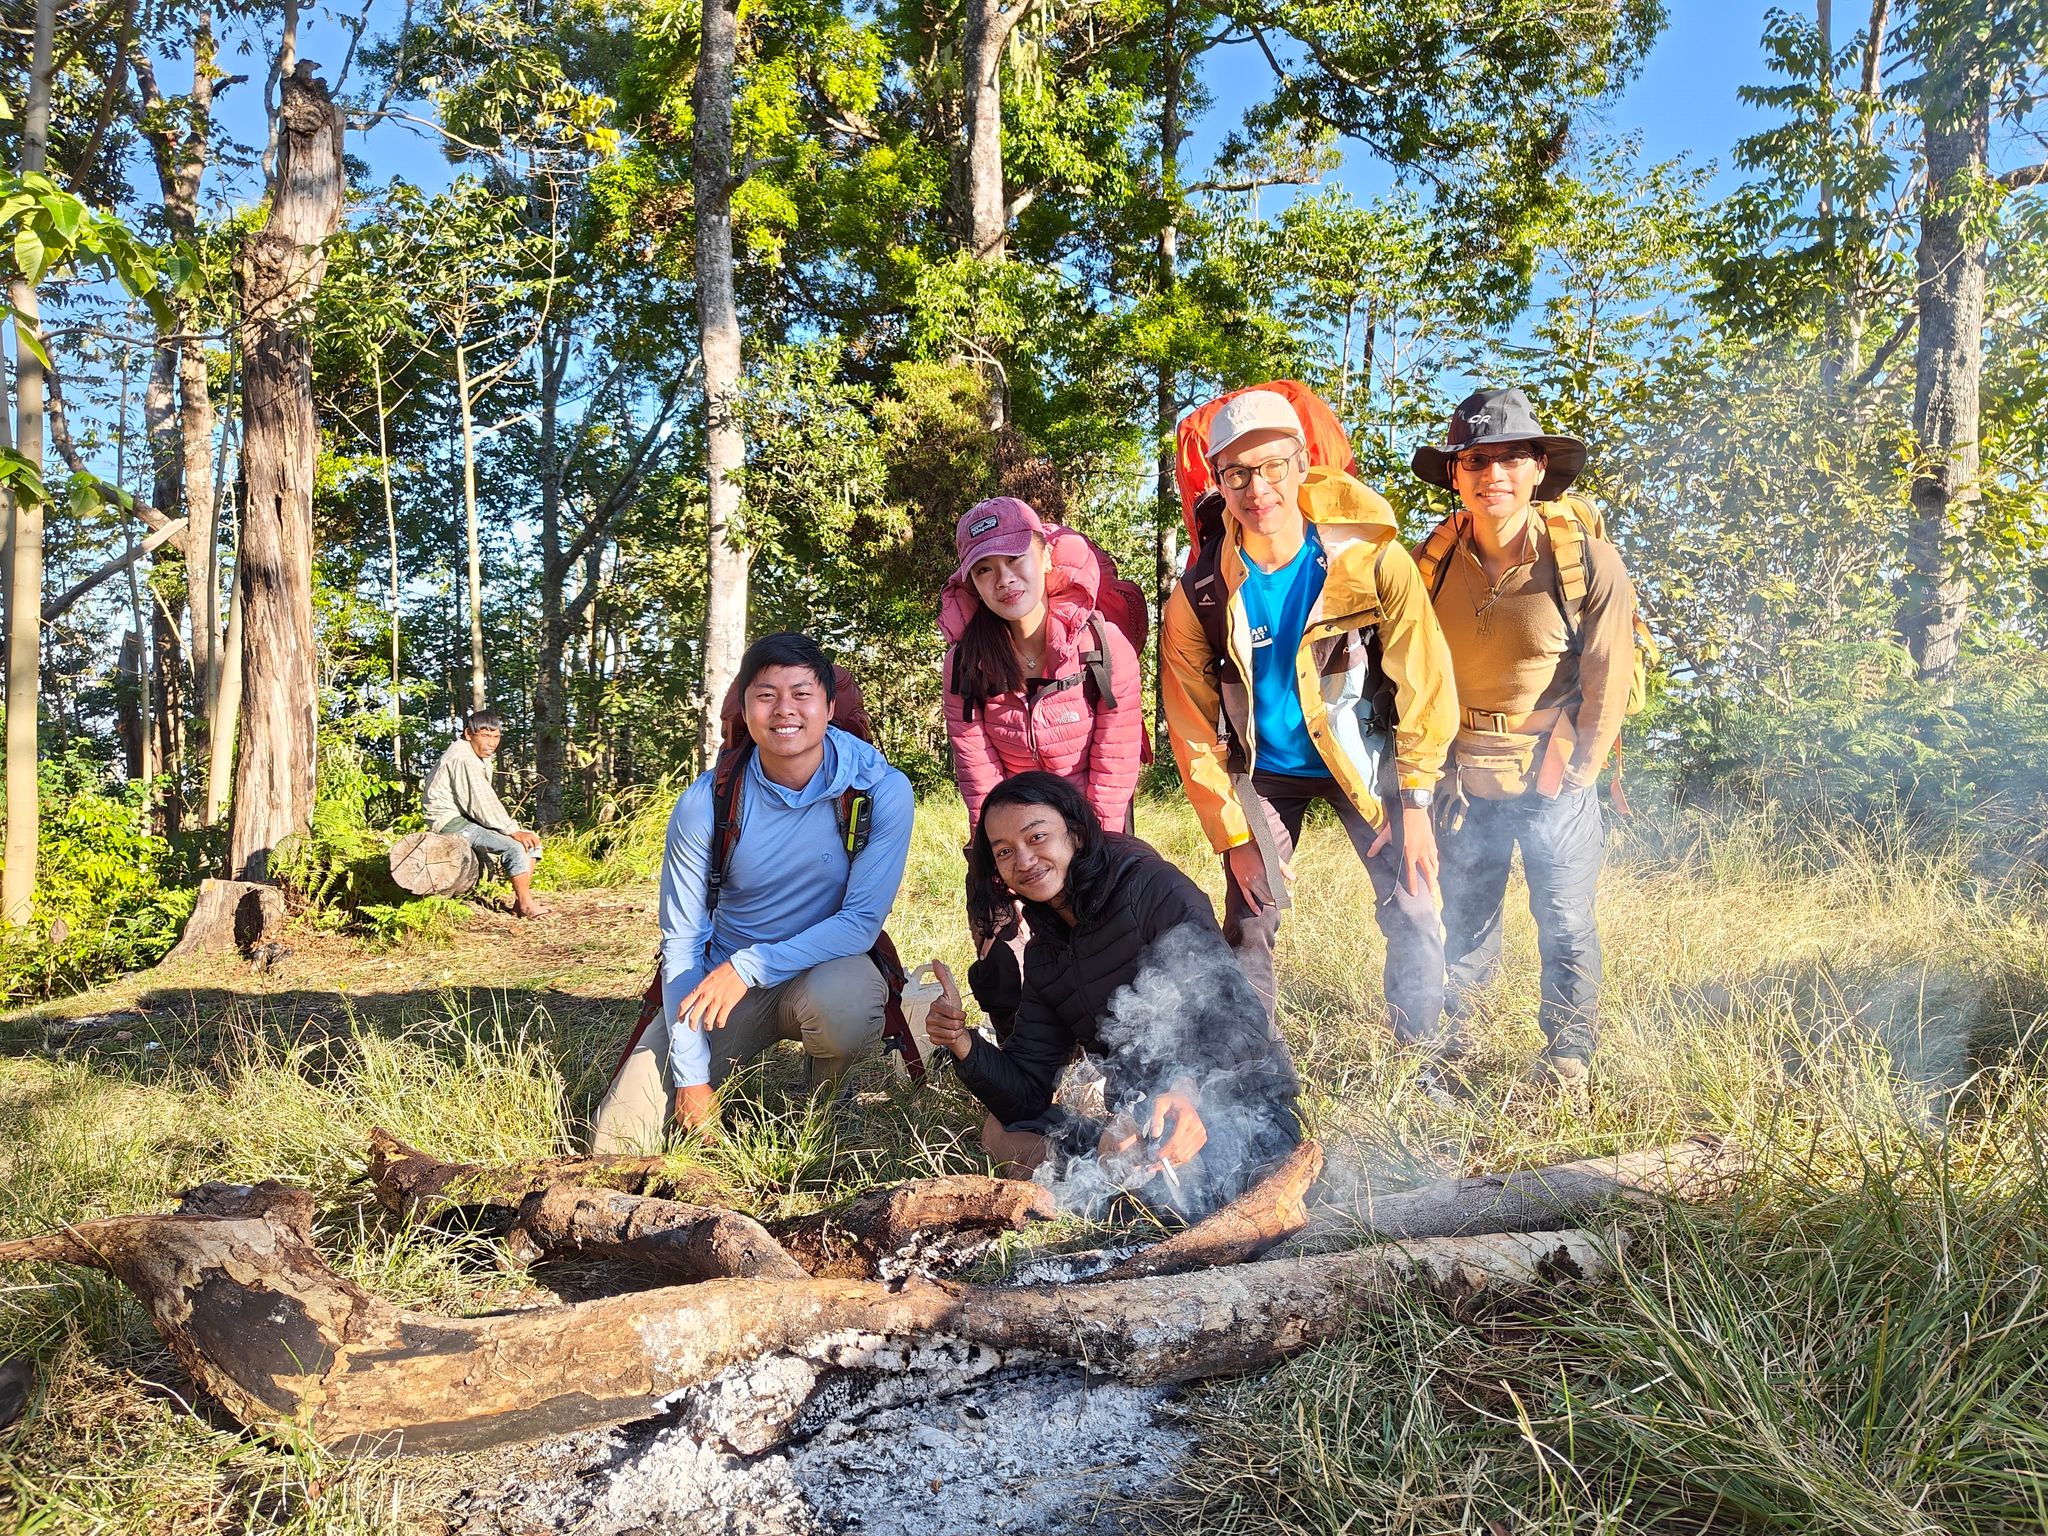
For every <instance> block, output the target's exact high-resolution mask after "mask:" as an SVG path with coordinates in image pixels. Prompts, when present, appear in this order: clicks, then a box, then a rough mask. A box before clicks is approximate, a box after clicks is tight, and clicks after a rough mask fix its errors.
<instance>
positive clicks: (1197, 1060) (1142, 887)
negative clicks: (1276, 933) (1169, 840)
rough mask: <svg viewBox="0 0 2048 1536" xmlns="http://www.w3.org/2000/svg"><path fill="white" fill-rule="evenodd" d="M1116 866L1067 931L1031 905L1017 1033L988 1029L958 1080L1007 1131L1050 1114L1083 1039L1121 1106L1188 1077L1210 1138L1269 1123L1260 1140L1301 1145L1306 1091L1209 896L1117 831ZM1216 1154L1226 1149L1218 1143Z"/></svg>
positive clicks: (1112, 1099) (1112, 1100)
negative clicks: (1088, 912)
mask: <svg viewBox="0 0 2048 1536" xmlns="http://www.w3.org/2000/svg"><path fill="white" fill-rule="evenodd" d="M1108 843H1109V847H1110V852H1111V857H1112V860H1113V868H1112V871H1111V874H1110V877H1109V886H1108V893H1107V897H1106V899H1105V900H1104V901H1102V903H1101V910H1100V911H1099V912H1098V913H1097V914H1095V915H1094V916H1093V918H1092V919H1091V920H1090V921H1089V922H1087V923H1086V924H1085V925H1084V926H1082V927H1081V928H1070V927H1068V926H1067V924H1066V922H1065V921H1064V920H1063V919H1062V918H1061V917H1060V916H1059V915H1058V914H1057V913H1055V912H1054V911H1053V910H1052V909H1051V908H1050V907H1045V906H1041V905H1039V904H1037V903H1027V904H1026V906H1025V911H1026V914H1027V916H1028V917H1029V919H1030V923H1031V942H1030V944H1029V945H1028V946H1027V947H1026V949H1025V951H1024V993H1023V997H1022V999H1021V1001H1020V1003H1019V1005H1018V1008H1017V1023H1016V1028H1015V1030H1014V1031H1013V1032H1012V1033H1011V1035H1010V1038H1009V1040H1008V1042H1007V1043H1006V1044H1004V1045H1003V1046H1000V1047H998V1046H994V1045H991V1044H990V1043H989V1042H988V1041H987V1040H986V1039H984V1038H982V1037H981V1036H979V1035H976V1036H975V1037H974V1045H973V1048H972V1049H971V1050H970V1051H969V1052H968V1054H967V1057H966V1059H965V1060H964V1061H962V1062H960V1063H959V1073H960V1080H961V1081H962V1082H964V1083H965V1084H966V1085H967V1086H968V1087H969V1088H970V1089H971V1090H973V1092H974V1095H975V1097H976V1098H978V1099H980V1100H981V1102H982V1103H983V1104H985V1105H986V1106H987V1107H988V1108H989V1110H990V1111H991V1112H992V1113H993V1114H994V1115H995V1116H996V1118H997V1119H999V1120H1001V1121H1003V1122H1005V1123H1006V1124H1010V1123H1015V1122H1017V1121H1020V1120H1031V1119H1034V1118H1035V1117H1037V1116H1041V1115H1043V1114H1045V1113H1046V1111H1047V1109H1048V1108H1049V1107H1050V1105H1051V1104H1052V1096H1053V1089H1054V1087H1055V1086H1056V1084H1057V1083H1058V1080H1059V1075H1060V1072H1061V1069H1062V1068H1064V1067H1065V1066H1066V1064H1067V1062H1068V1060H1069V1059H1070V1058H1071V1057H1072V1056H1073V1053H1074V1047H1075V1046H1076V1045H1079V1046H1081V1047H1082V1048H1083V1049H1085V1050H1086V1051H1087V1052H1088V1053H1089V1055H1091V1056H1093V1057H1095V1058H1097V1060H1098V1061H1099V1062H1100V1064H1101V1066H1102V1069H1103V1072H1104V1074H1105V1075H1106V1076H1107V1078H1108V1084H1107V1090H1108V1102H1109V1106H1110V1108H1111V1109H1112V1110H1117V1109H1121V1108H1125V1107H1127V1106H1129V1105H1131V1104H1134V1103H1136V1102H1137V1101H1138V1100H1140V1099H1142V1098H1144V1097H1146V1096H1147V1095H1149V1094H1152V1093H1156V1092H1157V1091H1159V1090H1160V1089H1162V1088H1164V1087H1166V1086H1167V1085H1168V1084H1170V1083H1171V1082H1172V1081H1173V1080H1174V1079H1175V1078H1177V1077H1182V1076H1186V1077H1191V1078H1193V1079H1194V1081H1195V1084H1196V1086H1197V1087H1198V1088H1199V1089H1200V1090H1201V1095H1202V1117H1203V1120H1204V1122H1205V1123H1206V1124H1210V1125H1211V1128H1212V1135H1213V1134H1214V1133H1215V1132H1216V1131H1218V1130H1221V1129H1224V1128H1226V1126H1227V1123H1228V1122H1230V1121H1232V1120H1237V1119H1246V1118H1249V1119H1250V1120H1253V1121H1256V1122H1258V1123H1259V1129H1260V1134H1259V1135H1258V1136H1257V1137H1256V1138H1255V1139H1256V1140H1259V1141H1261V1142H1264V1141H1267V1140H1270V1139H1271V1136H1272V1134H1274V1133H1278V1134H1279V1135H1280V1136H1281V1138H1282V1139H1283V1140H1285V1141H1286V1142H1287V1143H1288V1144H1292V1142H1293V1141H1295V1140H1298V1139H1299V1136H1300V1130H1299V1125H1298V1122H1297V1121H1296V1119H1295V1113H1294V1101H1295V1099H1296V1097H1297V1096H1298V1095H1299V1093H1300V1091H1301V1084H1300V1080H1299V1079H1298V1078H1297V1077H1296V1076H1295V1072H1294V1064H1293V1062H1292V1061H1291V1060H1290V1059H1289V1058H1288V1055H1287V1047H1286V1045H1285V1044H1283V1043H1282V1042H1281V1040H1280V1039H1279V1038H1278V1036H1277V1035H1275V1034H1274V1032H1273V1030H1272V1027H1271V1025H1270V1024H1269V1023H1268V1022H1267V1020H1266V1012H1265V1009H1264V1008H1263V1007H1262V1006H1261V1004H1260V1002H1259V999H1258V995H1257V994H1256V993H1254V992H1253V991H1252V988H1251V984H1250V983H1249V982H1247V981H1246V980H1245V979H1244V975H1243V973H1242V972H1240V971H1239V970H1238V968H1237V962H1236V960H1235V959H1234V958H1233V957H1232V955H1231V953H1230V948H1229V946H1228V945H1227V944H1225V943H1224V941H1223V931H1222V929H1220V928H1219V927H1218V926H1217V923H1216V914H1215V911H1214V909H1213V908H1211V906H1210V905H1209V898H1208V897H1207V896H1205V895H1203V894H1202V891H1201V889H1200V888H1199V887H1198V886H1196V884H1195V883H1194V882H1193V881H1192V880H1190V879H1188V877H1187V876H1186V875H1184V874H1182V873H1181V872H1180V871H1179V870H1178V869H1176V868H1175V867H1174V866H1173V865H1172V864H1170V863H1168V862H1167V861H1166V859H1164V858H1162V857H1161V856H1160V855H1159V854H1158V853H1156V852H1155V851H1153V849H1152V848H1151V847H1150V846H1149V845H1148V844H1146V843H1144V842H1141V841H1140V840H1139V839H1137V838H1135V837H1125V836H1122V835H1120V834H1116V833H1111V834H1108ZM1218 1150H1221V1148H1220V1147H1219V1148H1218Z"/></svg>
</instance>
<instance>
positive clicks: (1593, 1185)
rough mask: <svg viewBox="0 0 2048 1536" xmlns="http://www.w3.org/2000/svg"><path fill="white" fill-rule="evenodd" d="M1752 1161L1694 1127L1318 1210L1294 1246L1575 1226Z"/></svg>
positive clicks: (1728, 1177) (1691, 1190)
mask: <svg viewBox="0 0 2048 1536" xmlns="http://www.w3.org/2000/svg"><path fill="white" fill-rule="evenodd" d="M1745 1166H1746V1159H1745V1158H1744V1156H1743V1153H1742V1149H1741V1147H1740V1146H1739V1145H1737V1143H1736V1142H1734V1141H1733V1140H1731V1139H1726V1138H1723V1137H1719V1136H1693V1137H1689V1138H1688V1139H1686V1140H1684V1141H1678V1142H1672V1143H1671V1144H1670V1145H1668V1146H1662V1147H1649V1148H1646V1149H1644V1150H1642V1151H1639V1152H1621V1153H1617V1154H1616V1155H1614V1156H1613V1157H1588V1158H1582V1159H1580V1160H1579V1161H1577V1162H1571V1163H1552V1164H1551V1165H1550V1166H1549V1167H1547V1168H1528V1169H1523V1170H1521V1171H1519V1172H1515V1173H1488V1174H1478V1175H1475V1176H1473V1177H1470V1178H1462V1179H1444V1180H1440V1181H1439V1182H1437V1183H1434V1184H1425V1185H1423V1186H1422V1187H1421V1188H1420V1189H1409V1190H1403V1191H1401V1192H1400V1193H1398V1194H1391V1195H1376V1194H1374V1193H1373V1192H1372V1191H1371V1190H1369V1189H1368V1190H1367V1191H1366V1192H1365V1193H1364V1195H1363V1196H1362V1197H1361V1198H1360V1199H1359V1201H1358V1203H1357V1204H1356V1205H1355V1206H1348V1207H1337V1206H1329V1207H1325V1208H1323V1209H1321V1210H1318V1211H1317V1212H1316V1213H1315V1216H1314V1218H1313V1219H1312V1220H1311V1221H1310V1223H1309V1225H1308V1227H1307V1228H1306V1229H1305V1230H1304V1231H1303V1232H1302V1234H1301V1237H1300V1239H1299V1240H1298V1242H1297V1243H1296V1244H1294V1245H1291V1247H1299V1246H1300V1245H1301V1244H1303V1243H1307V1242H1310V1241H1313V1240H1314V1239H1317V1238H1329V1237H1340V1236H1341V1237H1347V1238H1349V1239H1350V1240H1352V1241H1353V1242H1356V1241H1358V1240H1359V1239H1360V1238H1363V1237H1378V1238H1381V1239H1389V1238H1433V1237H1464V1236H1469V1235H1471V1234H1474V1233H1478V1232H1544V1231H1550V1230H1552V1229H1555V1228H1559V1227H1571V1226H1577V1225H1579V1224H1580V1223H1581V1222H1583V1221H1584V1220H1585V1219H1586V1218H1587V1217H1588V1216H1590V1215H1592V1214H1593V1213H1595V1212H1596V1211H1598V1210H1600V1209H1601V1208H1602V1207H1603V1206H1606V1205H1610V1204H1613V1203H1614V1202H1616V1201H1627V1202H1637V1203H1640V1202H1643V1201H1647V1200H1652V1199H1658V1200H1666V1199H1670V1200H1689V1201H1706V1200H1717V1199H1721V1198H1723V1197H1725V1196H1726V1195H1728V1194H1730V1193H1731V1192H1732V1191H1733V1190H1734V1187H1735V1181H1736V1179H1737V1178H1738V1177H1739V1176H1740V1174H1741V1173H1742V1170H1743V1168H1744V1167H1745Z"/></svg>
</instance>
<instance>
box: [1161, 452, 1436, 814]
mask: <svg viewBox="0 0 2048 1536" xmlns="http://www.w3.org/2000/svg"><path fill="white" fill-rule="evenodd" d="M1301 510H1302V513H1303V515H1304V516H1305V517H1306V518H1307V519H1308V520H1309V521H1310V522H1312V523H1314V524H1315V525H1316V532H1317V534H1318V535H1319V536H1320V538H1321V539H1322V544H1323V551H1324V554H1325V555H1326V557H1327V559H1328V561H1329V567H1328V571H1327V573H1326V575H1325V577H1324V580H1323V590H1322V594H1321V595H1320V596H1319V597H1318V598H1317V599H1316V602H1315V606H1314V607H1313V608H1311V609H1310V610H1309V616H1308V622H1307V624H1306V625H1304V626H1303V629H1302V636H1301V645H1300V647H1299V648H1298V649H1297V650H1296V652H1295V668H1294V670H1295V680H1296V684H1297V686H1298V688H1299V690H1300V696H1301V712H1302V715H1303V717H1304V719H1306V721H1307V722H1308V730H1309V736H1310V738H1311V739H1312V740H1313V741H1314V742H1315V744H1316V749H1317V752H1318V754H1319V755H1320V756H1321V758H1322V760H1323V762H1324V764H1325V766H1326V767H1328V769H1329V770H1330V777H1331V778H1333V779H1335V780H1336V781H1337V783H1338V785H1339V786H1341V787H1342V789H1343V790H1344V794H1345V797H1346V798H1347V799H1349V800H1350V801H1351V803H1352V804H1353V805H1354V806H1356V807H1357V808H1358V811H1359V814H1361V815H1362V816H1364V817H1365V819H1366V820H1367V821H1368V822H1369V823H1371V824H1372V825H1373V826H1374V827H1378V826H1381V825H1383V824H1384V823H1385V821H1386V813H1385V811H1384V810H1383V809H1382V808H1381V804H1380V796H1379V786H1378V785H1377V784H1373V783H1369V782H1367V771H1366V768H1365V766H1364V765H1362V764H1361V763H1359V762H1358V761H1356V760H1354V758H1353V756H1352V754H1351V752H1350V751H1349V750H1347V746H1348V744H1349V742H1351V741H1355V740H1356V738H1357V730H1356V728H1355V722H1353V721H1350V720H1348V719H1347V718H1346V717H1347V716H1348V715H1350V714H1351V713H1352V712H1353V711H1355V709H1356V708H1357V707H1358V705H1359V703H1360V699H1359V694H1360V690H1361V684H1363V683H1365V682H1366V681H1367V680H1366V679H1365V678H1364V676H1363V674H1364V672H1365V657H1364V647H1363V645H1361V644H1359V643H1357V641H1356V640H1355V638H1353V637H1354V635H1355V632H1356V631H1358V630H1359V629H1361V628H1373V629H1376V630H1377V632H1378V635H1379V641H1380V664H1381V666H1382V668H1383V669H1384V671H1385V673H1386V677H1387V679H1388V681H1389V682H1391V683H1392V684H1393V687H1394V717H1395V723H1394V763H1395V768H1396V771H1397V772H1398V774H1399V778H1400V786H1401V788H1403V789H1429V788H1432V787H1434V785H1435V784H1436V781H1437V779H1438V777H1439V776H1440V775H1441V774H1442V773H1443V768H1444V759H1445V756H1446V754H1447V753H1448V752H1449V750H1450V745H1451V740H1452V738H1453V737H1454V736H1456V735H1457V733H1458V701H1457V694H1456V691H1455V688H1454V686H1453V684H1452V680H1451V678H1452V674H1451V653H1450V649H1449V648H1448V647H1447V646H1446V645H1445V644H1444V637H1443V631H1442V630H1441V629H1440V628H1439V627H1438V625H1437V621H1436V614H1435V613H1434V612H1433V611H1432V609H1431V607H1430V601H1429V594H1428V592H1427V591H1425V590H1424V588H1423V585H1422V575H1421V573H1420V572H1419V571H1417V570H1416V568H1415V561H1414V559H1413V557H1411V556H1410V555H1409V553H1408V551H1407V550H1406V549H1405V548H1404V547H1403V546H1402V544H1401V541H1400V537H1399V528H1398V525H1397V524H1396V523H1395V521H1394V513H1393V509H1392V508H1391V507H1390V506H1388V504H1387V501H1386V499H1385V498H1384V497H1382V496H1381V495H1380V494H1379V493H1378V492H1376V491H1373V490H1371V489H1369V488H1368V487H1366V486H1365V485H1363V484H1361V483H1360V482H1359V481H1357V480H1355V479H1353V478H1352V477H1351V476H1350V475H1347V474H1345V473H1343V472H1342V471H1341V470H1335V469H1328V468H1322V467H1317V468H1313V469H1311V470H1309V472H1308V475H1307V477H1306V479H1305V480H1304V482H1303V484H1302V489H1301ZM1223 522H1224V530H1223V541H1224V542H1223V552H1222V558H1221V559H1220V560H1219V561H1218V562H1217V573H1218V576H1219V577H1220V578H1221V580H1222V583H1223V588H1224V597H1223V600H1224V601H1225V602H1226V603H1227V605H1228V606H1227V610H1226V614H1225V623H1224V634H1225V636H1226V643H1227V645H1228V648H1229V652H1230V660H1231V661H1232V662H1233V663H1234V665H1235V670H1236V679H1235V680H1233V681H1231V682H1230V683H1228V684H1227V685H1226V683H1225V682H1224V681H1223V678H1222V677H1221V676H1220V675H1219V673H1220V658H1218V657H1215V656H1213V655H1211V654H1210V649H1209V642H1208V640H1207V638H1206V637H1205V636H1204V634H1203V632H1202V623H1201V620H1200V619H1199V618H1198V617H1197V616H1196V613H1195V609H1194V605H1193V603H1192V602H1191V601H1190V600H1189V597H1188V592H1187V587H1186V584H1185V583H1179V582H1177V583H1175V585H1174V589H1173V593H1172V595H1171V596H1170V597H1168V598H1167V600H1166V611H1165V614H1164V615H1163V617H1162V619H1161V624H1160V639H1159V657H1160V671H1161V692H1162V693H1163V695H1164V698H1165V705H1166V727H1167V732H1168V734H1169V735H1170V736H1171V738H1172V741H1173V755H1174V760H1175V761H1176V762H1177V763H1179V764H1180V776H1181V783H1182V784H1183V785H1184V786H1185V788H1186V790H1187V796H1188V802H1189V804H1191V805H1192V806H1193V807H1194V809H1195V815H1196V816H1197V817H1198V818H1200V820H1201V823H1202V830H1203V831H1204V832H1205V833H1206V834H1207V835H1208V838H1209V844H1210V846H1211V847H1213V848H1214V849H1216V851H1217V852H1219V853H1221V852H1223V851H1224V850H1225V849H1227V848H1234V847H1236V846H1237V845H1238V844H1239V843H1242V842H1245V841H1246V840H1247V839H1249V838H1250V836H1251V823H1250V822H1249V821H1248V820H1247V819H1246V807H1244V806H1243V805H1240V804H1239V803H1238V798H1237V794H1236V791H1235V790H1234V789H1233V788H1232V785H1231V771H1230V764H1229V761H1228V754H1227V752H1226V749H1225V746H1224V743H1223V741H1222V740H1221V739H1220V737H1221V734H1222V722H1223V721H1224V720H1225V718H1226V714H1227V717H1228V724H1229V729H1230V732H1231V734H1233V735H1234V736H1235V737H1236V739H1237V740H1238V741H1239V742H1240V743H1242V744H1243V746H1244V748H1245V751H1246V753H1247V755H1248V757H1249V760H1250V766H1251V767H1252V768H1254V769H1255V768H1256V767H1257V762H1258V743H1257V741H1256V739H1255V737H1254V733H1253V725H1252V715H1253V711H1252V708H1251V682H1250V680H1251V676H1252V644H1251V622H1250V620H1249V619H1248V618H1247V616H1246V614H1245V608H1244V601H1243V599H1242V597H1241V596H1240V595H1239V592H1238V589H1239V588H1240V587H1241V586H1242V585H1243V584H1244V576H1245V568H1244V559H1243V554H1242V550H1243V530H1242V528H1241V527H1240V526H1239V524H1238V522H1237V519H1236V518H1234V517H1232V516H1230V515H1229V514H1228V512H1226V513H1225V515H1224V520H1223Z"/></svg>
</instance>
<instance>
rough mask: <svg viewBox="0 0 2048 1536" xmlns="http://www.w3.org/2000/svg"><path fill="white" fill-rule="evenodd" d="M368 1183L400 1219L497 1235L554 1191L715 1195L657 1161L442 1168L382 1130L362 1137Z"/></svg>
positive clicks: (701, 1178)
mask: <svg viewBox="0 0 2048 1536" xmlns="http://www.w3.org/2000/svg"><path fill="white" fill-rule="evenodd" d="M369 1176H370V1182H371V1184H372V1185H373V1186H375V1188H376V1191H377V1203H378V1204H379V1205H381V1206H383V1207H384V1208H385V1209H386V1210H387V1211H395V1212H396V1213H398V1214H399V1215H401V1216H413V1217H417V1218H419V1219H421V1220H431V1219H432V1218H434V1217H436V1216H440V1215H445V1214H447V1213H448V1212H450V1211H457V1210H460V1211H465V1212H468V1213H470V1214H471V1215H472V1216H473V1217H481V1218H484V1220H485V1224H486V1225H490V1224H492V1222H493V1221H495V1224H496V1225H497V1226H498V1227H499V1228H500V1229H501V1230H502V1229H503V1228H505V1227H507V1226H509V1225H510V1224H511V1223H512V1221H513V1220H514V1219H516V1217H517V1215H518V1212H519V1208H520V1206H521V1205H523V1204H524V1203H525V1201H526V1198H527V1197H528V1196H529V1195H532V1194H534V1193H536V1192H538V1191H540V1190H544V1189H547V1188H549V1187H551V1186H556V1185H571V1186H575V1187H579V1188H588V1189H613V1190H618V1191H620V1192H622V1193H624V1194H629V1195H657V1194H658V1195H662V1196H671V1195H674V1196H683V1197H691V1196H696V1197H699V1198H701V1197H703V1196H707V1195H714V1194H718V1193H720V1192H722V1186H721V1183H720V1180H719V1179H718V1178H717V1176H716V1175H714V1174H711V1173H708V1172H704V1171H703V1170H700V1169H684V1170H682V1171H680V1172H678V1171H677V1170H676V1169H673V1168H671V1167H670V1166H669V1164H668V1161H667V1159H665V1158H660V1157H625V1156H615V1155H611V1154H596V1153H592V1154H583V1153H579V1154H576V1155H573V1156H568V1157H535V1158H528V1159H526V1160H524V1161H522V1162H516V1163H499V1164H479V1163H449V1162H443V1161H442V1160H441V1159H440V1158H438V1157H433V1156H430V1155H429V1154H427V1153H425V1152H422V1151H420V1150H419V1149H418V1148H416V1147H410V1146H407V1145H406V1144H405V1143H404V1142H402V1141H400V1140H399V1139H398V1138H397V1137H396V1136H394V1135H392V1134H391V1133H390V1132H389V1131H387V1130H385V1129H384V1128H383V1127H382V1126H376V1127H373V1128H372V1129H371V1131H370V1156H369Z"/></svg>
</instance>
